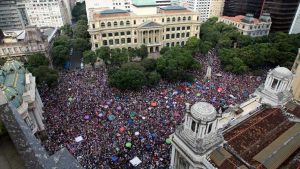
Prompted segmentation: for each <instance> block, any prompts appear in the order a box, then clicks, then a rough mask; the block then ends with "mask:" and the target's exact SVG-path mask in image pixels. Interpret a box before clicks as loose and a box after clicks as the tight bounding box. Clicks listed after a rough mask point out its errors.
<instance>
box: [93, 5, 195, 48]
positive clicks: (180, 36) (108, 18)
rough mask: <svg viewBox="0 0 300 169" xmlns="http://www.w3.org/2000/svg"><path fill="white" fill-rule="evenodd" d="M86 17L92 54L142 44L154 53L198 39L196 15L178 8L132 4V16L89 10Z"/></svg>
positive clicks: (123, 11) (123, 13) (114, 11)
mask: <svg viewBox="0 0 300 169" xmlns="http://www.w3.org/2000/svg"><path fill="white" fill-rule="evenodd" d="M89 17H90V18H89V29H88V31H89V33H90V35H91V43H92V50H96V49H97V48H99V47H101V46H109V47H110V48H135V47H140V46H141V45H143V44H144V45H146V46H147V48H148V52H149V53H154V52H159V51H160V49H161V48H162V47H164V46H176V45H184V44H185V43H186V41H187V39H188V38H189V37H192V36H196V37H199V32H200V18H199V15H198V14H197V13H195V12H192V11H190V10H188V9H186V8H184V7H180V6H166V7H157V6H156V4H153V5H149V4H142V3H139V4H138V5H135V4H133V6H132V12H127V11H125V10H119V9H114V10H100V11H99V10H92V11H90V16H89Z"/></svg>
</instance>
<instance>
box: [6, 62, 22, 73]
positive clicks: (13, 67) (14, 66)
mask: <svg viewBox="0 0 300 169" xmlns="http://www.w3.org/2000/svg"><path fill="white" fill-rule="evenodd" d="M2 70H3V71H5V72H7V73H9V72H25V68H24V66H23V64H22V63H21V62H19V61H16V60H8V61H6V62H5V64H4V66H3V67H2Z"/></svg>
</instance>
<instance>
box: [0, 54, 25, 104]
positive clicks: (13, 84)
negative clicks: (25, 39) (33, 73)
mask: <svg viewBox="0 0 300 169" xmlns="http://www.w3.org/2000/svg"><path fill="white" fill-rule="evenodd" d="M25 73H26V70H25V68H24V66H23V64H22V63H20V62H18V61H16V60H9V61H7V62H6V63H5V64H4V65H3V67H2V68H0V91H1V92H2V93H3V94H4V96H5V99H6V100H7V101H8V102H10V103H12V104H13V106H14V107H16V108H18V107H20V105H21V104H22V102H23V101H22V96H23V93H24V90H25Z"/></svg>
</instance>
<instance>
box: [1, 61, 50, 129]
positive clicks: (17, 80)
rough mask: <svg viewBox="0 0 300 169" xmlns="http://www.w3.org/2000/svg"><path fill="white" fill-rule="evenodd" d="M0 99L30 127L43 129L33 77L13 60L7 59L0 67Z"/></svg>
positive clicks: (40, 106)
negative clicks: (10, 105) (14, 109)
mask: <svg viewBox="0 0 300 169" xmlns="http://www.w3.org/2000/svg"><path fill="white" fill-rule="evenodd" d="M0 97H1V99H0V100H3V99H4V100H6V101H7V102H9V103H10V104H12V106H14V107H15V108H16V109H17V112H18V113H19V114H20V115H21V117H22V118H23V119H24V121H25V123H26V124H27V125H28V126H29V127H30V128H31V130H32V132H33V133H36V132H37V131H43V130H44V129H45V126H44V124H43V121H42V120H43V116H42V114H43V110H42V109H43V103H42V101H41V98H40V95H39V92H38V90H37V88H36V82H35V77H34V76H32V74H31V73H29V72H27V70H25V68H24V66H23V65H22V64H21V63H20V62H18V61H15V60H9V61H7V62H6V63H5V64H4V66H3V67H1V69H0Z"/></svg>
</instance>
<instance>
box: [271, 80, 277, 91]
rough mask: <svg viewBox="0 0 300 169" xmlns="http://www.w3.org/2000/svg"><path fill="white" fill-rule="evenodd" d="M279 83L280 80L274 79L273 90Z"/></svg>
mask: <svg viewBox="0 0 300 169" xmlns="http://www.w3.org/2000/svg"><path fill="white" fill-rule="evenodd" d="M277 83H278V80H277V79H274V80H273V83H272V86H271V87H272V89H275V87H276V85H277Z"/></svg>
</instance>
